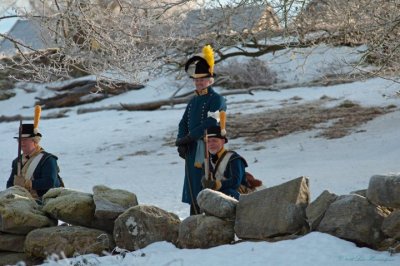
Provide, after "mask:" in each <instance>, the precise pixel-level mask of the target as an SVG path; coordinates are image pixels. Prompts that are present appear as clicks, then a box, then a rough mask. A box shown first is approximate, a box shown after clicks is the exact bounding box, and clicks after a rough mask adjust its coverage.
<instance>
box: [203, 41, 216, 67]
mask: <svg viewBox="0 0 400 266" xmlns="http://www.w3.org/2000/svg"><path fill="white" fill-rule="evenodd" d="M203 58H204V59H205V60H206V61H207V64H208V65H209V66H210V73H211V74H214V51H213V49H212V47H211V45H206V46H204V47H203Z"/></svg>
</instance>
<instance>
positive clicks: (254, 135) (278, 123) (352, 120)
mask: <svg viewBox="0 0 400 266" xmlns="http://www.w3.org/2000/svg"><path fill="white" fill-rule="evenodd" d="M329 100H331V99H323V98H322V99H320V100H318V101H315V102H311V103H307V104H298V105H295V106H288V107H283V108H280V109H274V110H268V111H265V112H261V113H255V114H240V113H239V114H232V115H229V114H228V116H227V131H228V135H229V138H231V139H235V138H239V137H242V138H244V139H245V140H246V141H248V142H260V141H265V140H268V139H273V138H278V137H282V136H286V135H289V134H291V133H295V132H302V131H308V130H312V129H320V131H319V133H318V134H317V135H316V137H323V138H326V139H335V138H341V137H344V136H346V135H349V134H351V133H352V132H357V127H359V126H360V125H362V124H363V123H366V122H367V121H370V120H372V119H374V118H376V117H378V116H380V115H383V114H386V113H389V112H391V111H394V110H395V109H396V108H397V107H396V106H394V105H391V106H387V107H363V106H360V105H359V104H357V103H354V102H351V101H347V100H346V101H344V102H342V103H341V104H339V105H338V106H335V107H332V108H326V107H324V106H323V104H324V103H326V101H329Z"/></svg>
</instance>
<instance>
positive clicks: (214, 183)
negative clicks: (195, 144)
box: [201, 126, 249, 200]
mask: <svg viewBox="0 0 400 266" xmlns="http://www.w3.org/2000/svg"><path fill="white" fill-rule="evenodd" d="M207 136H208V143H207V147H208V151H209V154H210V156H209V165H210V172H211V175H210V176H209V177H208V178H205V176H204V177H203V178H202V180H201V183H202V185H203V187H204V188H210V189H213V190H217V191H220V192H222V193H224V194H226V195H228V196H231V197H233V198H235V199H237V200H239V196H240V193H239V190H240V187H241V186H244V187H249V184H247V180H246V171H245V168H246V167H247V162H246V160H245V159H244V158H243V157H242V156H240V155H239V154H238V153H236V152H235V151H230V150H226V149H225V147H224V144H225V143H227V142H228V139H227V138H226V136H225V135H223V134H221V128H220V127H219V126H213V127H210V128H208V130H207Z"/></svg>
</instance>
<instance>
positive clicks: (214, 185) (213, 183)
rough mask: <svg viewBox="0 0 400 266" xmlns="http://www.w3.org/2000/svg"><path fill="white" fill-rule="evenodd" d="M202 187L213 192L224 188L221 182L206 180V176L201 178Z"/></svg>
mask: <svg viewBox="0 0 400 266" xmlns="http://www.w3.org/2000/svg"><path fill="white" fill-rule="evenodd" d="M201 185H202V186H203V188H210V189H213V190H219V189H220V188H221V186H222V184H221V181H219V180H215V179H206V178H205V177H204V176H203V177H202V178H201Z"/></svg>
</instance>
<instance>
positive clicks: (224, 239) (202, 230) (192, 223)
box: [178, 214, 235, 248]
mask: <svg viewBox="0 0 400 266" xmlns="http://www.w3.org/2000/svg"><path fill="white" fill-rule="evenodd" d="M234 239H235V231H234V223H233V221H227V220H224V219H221V218H218V217H214V216H208V215H202V214H199V215H193V216H189V217H188V218H186V219H185V220H183V221H182V223H181V225H180V227H179V238H178V243H179V247H181V248H211V247H216V246H220V245H224V244H230V243H231V242H233V241H234Z"/></svg>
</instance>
